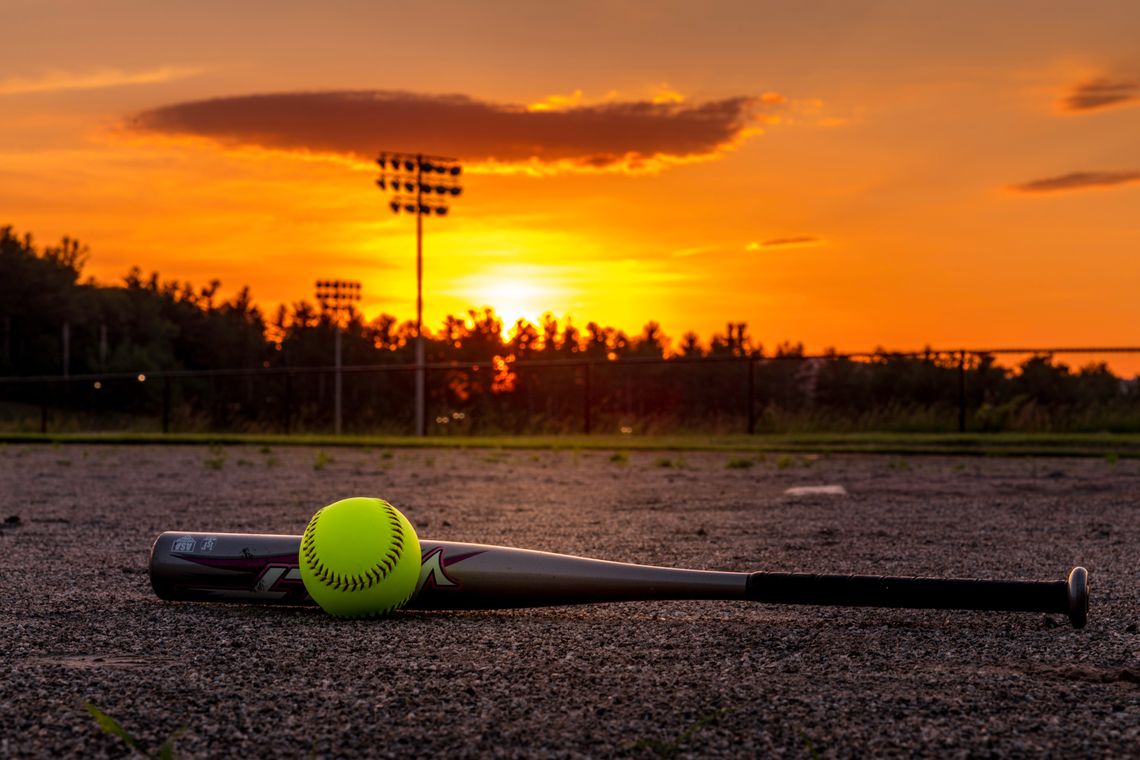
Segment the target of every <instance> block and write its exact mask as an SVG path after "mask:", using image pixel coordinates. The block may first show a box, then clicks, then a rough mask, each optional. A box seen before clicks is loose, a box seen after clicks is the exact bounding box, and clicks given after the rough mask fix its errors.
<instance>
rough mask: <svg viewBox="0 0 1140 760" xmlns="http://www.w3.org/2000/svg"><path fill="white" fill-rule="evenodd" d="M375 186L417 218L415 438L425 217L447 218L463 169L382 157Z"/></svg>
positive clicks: (420, 422)
mask: <svg viewBox="0 0 1140 760" xmlns="http://www.w3.org/2000/svg"><path fill="white" fill-rule="evenodd" d="M376 163H377V164H378V165H379V167H380V178H379V179H377V180H376V185H377V187H379V188H380V189H381V190H384V191H386V192H389V193H391V197H390V199H389V201H388V207H389V208H391V209H392V213H394V214H400V213H404V214H415V217H416V412H415V413H416V435H419V436H422V435H423V434H424V222H423V219H424V217H425V216H431V215H432V214H435V215H436V216H447V212H448V211H449V210H450V209H451V202H452V201H453V200H454V199H455V198H456V197H458V196H459V195H460V194H461V193H462V192H463V187H462V186H461V185H460V176H461V175H462V173H463V167H461V166H460V165H459V161H458V160H457V159H454V158H444V157H442V156H426V155H423V154H422V153H416V154H408V153H381V154H380V157H379V158H377V159H376Z"/></svg>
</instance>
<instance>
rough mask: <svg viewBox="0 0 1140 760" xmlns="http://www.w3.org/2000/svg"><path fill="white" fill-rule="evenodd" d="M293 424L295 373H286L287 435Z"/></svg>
mask: <svg viewBox="0 0 1140 760" xmlns="http://www.w3.org/2000/svg"><path fill="white" fill-rule="evenodd" d="M292 423H293V373H292V372H289V371H288V370H286V372H285V435H289V428H290V427H291V426H292Z"/></svg>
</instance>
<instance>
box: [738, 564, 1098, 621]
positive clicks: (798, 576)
mask: <svg viewBox="0 0 1140 760" xmlns="http://www.w3.org/2000/svg"><path fill="white" fill-rule="evenodd" d="M745 593H746V598H748V599H751V600H752V601H756V602H769V603H773V604H822V605H834V606H840V607H909V608H914V609H947V610H1008V611H1013V612H1052V613H1060V614H1064V615H1068V616H1069V620H1070V621H1071V622H1072V624H1073V627H1074V628H1083V627H1084V625H1085V623H1086V622H1087V621H1088V613H1089V583H1088V571H1087V570H1085V569H1084V568H1083V567H1074V568H1073V569H1072V571H1071V572H1070V573H1069V578H1068V580H1064V581H993V580H969V579H964V578H962V579H959V578H893V577H890V576H885V575H811V574H809V573H765V572H760V573H752V574H750V575H749V576H748V587H747V590H746V592H745Z"/></svg>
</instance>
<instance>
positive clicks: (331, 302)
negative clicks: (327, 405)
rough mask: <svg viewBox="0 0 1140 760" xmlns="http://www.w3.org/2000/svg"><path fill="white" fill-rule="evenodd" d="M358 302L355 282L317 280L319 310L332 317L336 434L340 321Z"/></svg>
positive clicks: (339, 422) (339, 416)
mask: <svg viewBox="0 0 1140 760" xmlns="http://www.w3.org/2000/svg"><path fill="white" fill-rule="evenodd" d="M359 300H360V283H359V282H357V281H356V280H317V303H319V304H320V305H321V310H322V311H326V312H328V313H329V314H330V315H331V317H332V323H333V331H334V334H335V335H336V338H335V345H336V348H335V349H334V352H335V354H336V359H335V364H336V375H335V378H334V380H333V420H334V422H333V425H334V426H335V429H336V434H337V435H340V432H341V388H342V383H341V375H342V373H341V349H340V343H341V340H340V333H341V320H342V317H343V315H344V314H346V313H347V312H348V311H349V309H351V308H352V304H353V303H355V302H356V301H359Z"/></svg>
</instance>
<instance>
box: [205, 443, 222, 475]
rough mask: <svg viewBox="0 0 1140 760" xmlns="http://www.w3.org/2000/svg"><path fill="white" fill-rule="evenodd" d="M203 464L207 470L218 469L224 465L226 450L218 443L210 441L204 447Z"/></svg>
mask: <svg viewBox="0 0 1140 760" xmlns="http://www.w3.org/2000/svg"><path fill="white" fill-rule="evenodd" d="M204 464H205V465H206V469H207V470H220V469H222V468H223V467H225V466H226V450H225V449H224V448H222V446H221V445H220V444H217V443H211V444H210V445H209V446H207V447H206V459H205V462H204Z"/></svg>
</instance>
